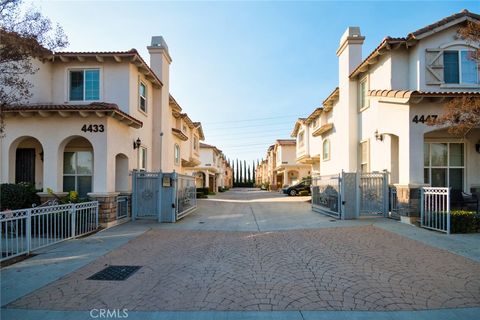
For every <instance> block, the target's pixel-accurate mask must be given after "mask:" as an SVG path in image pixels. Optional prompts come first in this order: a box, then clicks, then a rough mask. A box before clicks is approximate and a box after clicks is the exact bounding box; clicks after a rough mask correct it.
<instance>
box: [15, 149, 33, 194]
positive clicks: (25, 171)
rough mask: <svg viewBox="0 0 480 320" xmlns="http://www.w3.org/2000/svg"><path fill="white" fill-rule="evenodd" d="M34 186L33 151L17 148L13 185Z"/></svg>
mask: <svg viewBox="0 0 480 320" xmlns="http://www.w3.org/2000/svg"><path fill="white" fill-rule="evenodd" d="M20 182H27V183H31V184H33V185H35V149H33V148H18V149H17V153H16V158H15V183H20Z"/></svg>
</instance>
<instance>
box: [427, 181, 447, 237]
mask: <svg viewBox="0 0 480 320" xmlns="http://www.w3.org/2000/svg"><path fill="white" fill-rule="evenodd" d="M420 204H421V210H420V220H421V221H420V224H421V226H422V227H423V228H427V229H432V230H436V231H440V232H446V233H450V189H449V188H434V187H423V188H422V192H421V199H420Z"/></svg>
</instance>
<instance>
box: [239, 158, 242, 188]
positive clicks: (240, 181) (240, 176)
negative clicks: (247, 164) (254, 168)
mask: <svg viewBox="0 0 480 320" xmlns="http://www.w3.org/2000/svg"><path fill="white" fill-rule="evenodd" d="M239 171H240V175H239V178H240V180H239V181H238V182H239V183H242V182H243V170H242V161H241V160H240V167H239Z"/></svg>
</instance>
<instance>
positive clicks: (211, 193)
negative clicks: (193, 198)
mask: <svg viewBox="0 0 480 320" xmlns="http://www.w3.org/2000/svg"><path fill="white" fill-rule="evenodd" d="M208 195H209V196H214V195H216V193H215V192H209V193H208Z"/></svg>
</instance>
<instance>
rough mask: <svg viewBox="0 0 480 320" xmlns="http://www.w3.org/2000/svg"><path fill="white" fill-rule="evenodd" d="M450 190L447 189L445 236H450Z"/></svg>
mask: <svg viewBox="0 0 480 320" xmlns="http://www.w3.org/2000/svg"><path fill="white" fill-rule="evenodd" d="M450 189H451V188H448V189H447V234H450Z"/></svg>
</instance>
